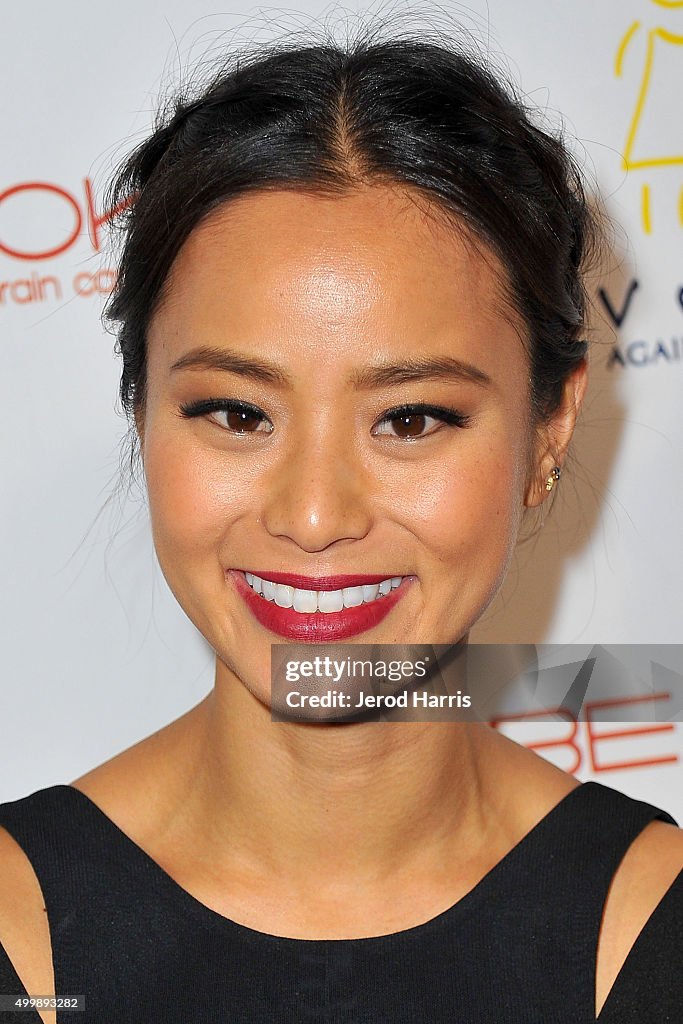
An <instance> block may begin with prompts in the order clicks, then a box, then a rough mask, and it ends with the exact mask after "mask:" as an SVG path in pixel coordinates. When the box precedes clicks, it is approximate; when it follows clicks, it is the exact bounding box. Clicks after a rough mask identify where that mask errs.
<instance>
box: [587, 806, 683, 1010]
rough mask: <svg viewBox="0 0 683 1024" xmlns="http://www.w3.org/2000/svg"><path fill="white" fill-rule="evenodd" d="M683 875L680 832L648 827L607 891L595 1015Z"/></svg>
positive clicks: (664, 824) (658, 824) (655, 825)
mask: <svg viewBox="0 0 683 1024" xmlns="http://www.w3.org/2000/svg"><path fill="white" fill-rule="evenodd" d="M681 871H683V829H680V828H678V827H677V826H676V825H671V824H669V823H668V822H665V821H652V822H650V824H649V825H647V826H646V827H645V828H644V829H643V831H642V832H641V833H640V834H639V835H638V836H637V837H636V839H634V841H633V843H631V845H630V847H629V848H628V850H627V852H626V854H625V855H624V857H623V859H622V861H621V864H620V865H619V868H618V869H617V871H616V873H615V875H614V878H613V879H612V884H611V885H610V888H609V891H608V893H607V899H606V901H605V908H604V913H603V918H602V926H601V929H600V937H599V942H598V954H597V984H596V1007H597V1009H598V1011H599V1009H600V1008H601V1006H602V1004H603V1003H604V1002H605V1000H606V998H607V995H608V993H609V991H610V989H611V987H612V985H613V983H614V981H615V980H616V977H617V975H618V973H619V971H620V970H621V968H622V966H623V964H624V962H625V960H626V958H627V956H628V954H629V952H630V951H631V949H632V947H633V945H634V943H635V941H636V939H637V938H638V936H639V935H640V933H641V931H642V930H643V928H644V926H645V925H646V924H647V921H648V920H649V918H650V917H651V915H652V913H653V911H654V910H655V909H656V907H657V905H658V904H659V903H660V901H661V900H662V898H663V897H664V896H665V895H666V892H667V890H668V889H669V888H670V887H671V885H672V884H673V882H674V881H675V880H676V878H677V876H678V875H679V874H680V873H681Z"/></svg>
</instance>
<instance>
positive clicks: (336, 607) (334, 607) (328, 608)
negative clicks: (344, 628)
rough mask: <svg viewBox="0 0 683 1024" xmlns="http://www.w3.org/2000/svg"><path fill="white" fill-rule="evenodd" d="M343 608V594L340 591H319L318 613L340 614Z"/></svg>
mask: <svg viewBox="0 0 683 1024" xmlns="http://www.w3.org/2000/svg"><path fill="white" fill-rule="evenodd" d="M343 607H344V593H343V591H342V590H319V591H318V611H321V612H340V611H341V610H342V608H343Z"/></svg>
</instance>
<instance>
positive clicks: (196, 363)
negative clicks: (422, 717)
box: [138, 187, 552, 703]
mask: <svg viewBox="0 0 683 1024" xmlns="http://www.w3.org/2000/svg"><path fill="white" fill-rule="evenodd" d="M522 332H523V328H522V325H521V323H520V322H519V321H518V322H517V323H515V320H514V315H513V314H512V313H511V312H510V311H509V308H508V306H507V304H506V303H505V301H504V298H503V273H502V270H501V269H500V268H499V266H498V264H497V262H496V261H495V259H494V258H493V257H489V259H488V260H487V259H485V258H484V257H483V256H482V255H481V254H480V253H479V252H478V251H477V250H476V249H475V247H474V246H473V245H471V244H467V242H466V240H465V238H464V237H463V236H461V235H459V234H458V233H457V232H456V231H454V230H453V228H452V227H449V226H447V225H446V224H442V223H438V224H437V223H435V221H434V220H433V219H429V218H427V217H426V215H425V213H424V212H423V211H422V210H421V209H420V208H418V206H417V205H416V204H415V203H413V202H411V201H410V200H409V199H407V198H406V196H405V194H401V193H399V192H398V191H397V190H391V189H388V188H378V187H375V188H366V189H364V190H359V191H358V192H355V193H353V194H351V195H348V196H346V197H343V198H334V199H330V198H321V197H317V196H311V195H304V194H301V193H296V192H291V191H272V192H262V193H252V194H249V195H246V196H242V197H240V198H239V199H237V200H235V201H233V202H231V203H230V204H229V205H225V206H224V207H221V208H220V209H219V210H218V211H216V212H215V213H214V214H213V215H212V216H211V217H210V218H209V219H208V220H206V221H205V222H204V223H203V224H202V225H200V226H199V227H198V228H197V229H195V231H194V232H193V233H192V235H191V236H190V238H189V239H188V241H187V243H186V244H185V246H184V247H183V249H182V250H181V252H180V253H179V255H178V257H177V259H176V262H175V264H174V266H173V269H172V272H171V274H170V277H169V280H168V282H167V289H166V292H165V297H164V300H163V302H162V304H161V305H160V307H159V309H158V311H157V313H156V314H155V316H154V318H153V321H152V324H151V326H150V331H149V335H148V393H147V403H146V409H145V414H144V422H143V421H142V420H139V421H138V428H139V430H140V433H141V440H142V453H143V460H144V469H145V476H146V480H147V486H148V492H149V503H150V511H151V519H152V528H153V534H154V541H155V546H156V550H157V554H158V558H159V562H160V565H161V568H162V570H163V572H164V575H165V577H166V579H167V581H168V584H169V586H170V587H171V589H172V591H173V593H174V594H175V596H176V598H177V599H178V601H179V603H180V605H181V606H182V607H183V609H184V610H185V612H186V613H187V615H188V616H189V618H190V619H191V620H192V622H193V623H194V624H195V626H196V627H197V628H198V629H199V630H200V632H201V633H202V634H203V635H204V636H205V637H206V639H207V640H208V642H209V643H210V644H211V646H212V647H213V648H214V650H215V651H216V653H217V655H218V659H219V670H221V671H225V670H226V669H227V670H228V671H232V672H234V673H235V674H236V675H237V677H238V678H239V679H240V680H242V681H243V683H244V684H245V685H246V686H247V688H248V689H250V690H251V691H252V692H253V693H254V694H256V695H257V696H258V697H260V698H261V699H262V700H264V701H265V702H266V703H267V702H268V695H269V692H270V691H269V686H270V644H271V643H284V642H287V640H290V641H297V642H300V641H302V640H303V641H315V642H321V641H330V640H338V641H346V642H356V641H357V642H363V643H364V642H367V643H404V642H406V641H408V642H414V643H424V644H431V643H436V644H447V643H453V642H456V641H458V640H460V639H462V638H464V637H465V636H466V634H467V633H468V631H469V629H470V627H471V626H472V625H473V624H474V623H475V622H476V621H477V619H479V617H480V616H481V614H482V613H483V611H484V610H485V609H486V607H487V606H488V604H489V603H490V602H491V600H492V598H493V597H494V595H495V593H496V591H497V590H498V588H499V587H500V585H501V583H502V580H503V578H504V575H505V572H506V569H507V567H508V564H509V561H510V558H511V554H512V551H513V547H514V544H515V539H516V537H517V533H518V529H519V526H520V521H521V517H522V513H523V510H524V506H525V503H526V504H534V503H537V502H538V501H540V497H541V492H540V490H539V489H538V479H539V468H538V460H539V458H540V455H541V454H542V451H543V439H542V436H540V435H539V433H538V431H534V430H533V429H532V428H531V426H530V422H529V369H528V360H527V356H526V353H525V350H524V347H523V344H522V341H521V337H520V336H521V335H522ZM202 403H204V404H203V405H202ZM210 403H213V404H210ZM221 403H222V406H221ZM406 406H407V407H413V406H417V407H418V408H417V409H414V410H411V408H408V409H407V410H406V409H405V408H404V409H403V411H401V407H406ZM550 465H552V462H551V463H550V464H549V466H550ZM548 468H549V467H548ZM245 573H249V574H253V575H254V576H256V577H258V580H265V581H266V582H267V584H268V585H267V586H266V583H262V584H259V582H258V580H251V579H250V577H246V576H245ZM301 577H304V579H301ZM339 577H348V578H347V579H341V580H340V579H339ZM399 578H400V585H398V586H395V585H394V586H391V584H384V585H382V586H380V587H379V588H378V584H380V582H381V581H390V580H394V581H397V580H398V579H399ZM248 579H250V582H252V583H253V584H255V587H256V590H254V589H253V588H252V587H250V585H249V583H248V582H247V580H248ZM292 587H293V588H294V589H292ZM389 588H391V589H389ZM258 590H264V591H265V596H264V594H263V593H258V592H257V591H258ZM385 590H388V591H389V592H388V593H386V594H385V593H384V591H385ZM340 591H341V593H340ZM321 593H322V595H323V596H322V597H321ZM273 595H275V600H272V601H271V600H268V598H270V597H273ZM292 602H293V607H282V606H283V605H287V604H290V605H291V604H292ZM359 602H362V603H359ZM342 604H343V605H344V607H340V606H341V605H342ZM347 606H348V607H347ZM322 608H325V609H331V610H326V611H323V610H321V609H322Z"/></svg>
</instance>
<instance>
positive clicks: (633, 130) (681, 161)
mask: <svg viewBox="0 0 683 1024" xmlns="http://www.w3.org/2000/svg"><path fill="white" fill-rule="evenodd" d="M651 2H652V3H654V4H656V5H657V6H658V7H664V8H668V9H671V8H683V0H651ZM642 28H643V25H642V22H640V21H634V22H633V23H632V24H631V25H630V26H629V28H628V29H627V30H626V32H625V33H624V36H623V37H622V39H621V42H620V43H619V46H618V49H617V52H616V56H615V61H614V73H615V75H616V77H617V78H621V77H623V74H624V65H625V58H626V51H627V50H628V48H629V45H630V43H631V41H632V40H633V39H634V38H635V36H636V35H637V34H638V33H639V32H640V30H641V29H642ZM664 46H681V47H683V34H677V33H675V32H671V31H669V30H668V29H667V28H665V27H664V26H662V25H655V26H653V27H652V28H649V29H648V30H647V42H646V49H645V62H644V65H643V70H642V76H641V79H640V86H639V89H638V95H637V98H636V104H635V108H634V110H633V114H632V116H631V121H630V123H629V127H628V131H627V135H626V145H625V147H624V154H623V157H622V168H623V169H624V170H625V171H633V170H640V169H642V168H645V167H671V166H681V165H683V153H669V154H666V153H660V154H653V155H640V154H638V153H637V152H636V142H637V139H638V135H639V132H640V131H641V128H642V126H643V122H644V120H645V113H646V111H647V101H648V96H649V95H650V92H651V86H652V80H653V71H654V68H655V63H656V58H657V55H658V54H662V53H663V52H664V51H663V48H664ZM680 55H681V56H683V51H681V53H680ZM677 56H679V54H677ZM660 64H661V57H660ZM671 87H672V88H673V87H674V83H673V82H672V83H671ZM678 206H679V209H678V214H679V219H680V221H681V223H683V191H682V192H681V196H680V200H679V204H678ZM641 221H642V225H643V230H644V231H645V233H646V234H650V233H651V232H652V212H651V196H650V186H649V185H648V184H643V185H642V186H641Z"/></svg>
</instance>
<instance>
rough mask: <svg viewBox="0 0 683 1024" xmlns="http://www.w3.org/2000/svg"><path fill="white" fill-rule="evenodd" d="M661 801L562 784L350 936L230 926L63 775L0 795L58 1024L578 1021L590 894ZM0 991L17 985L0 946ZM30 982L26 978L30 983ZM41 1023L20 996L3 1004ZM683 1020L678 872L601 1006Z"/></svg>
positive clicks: (6, 1015)
mask: <svg viewBox="0 0 683 1024" xmlns="http://www.w3.org/2000/svg"><path fill="white" fill-rule="evenodd" d="M655 818H659V819H662V820H664V821H668V822H671V823H673V824H676V822H675V821H674V819H673V818H672V817H671V816H670V815H669V814H667V813H666V812H665V811H662V810H660V809H659V808H657V807H654V806H652V805H651V804H648V803H645V802H643V801H639V800H634V799H631V798H630V797H627V796H625V795H623V794H622V793H620V792H618V791H617V790H615V789H612V788H611V787H608V786H604V785H602V784H600V783H597V782H586V783H584V784H583V785H581V786H578V787H577V788H575V789H573V790H571V791H570V792H569V793H568V794H567V795H566V796H565V797H564V798H563V799H562V800H561V801H560V802H559V804H557V805H556V806H555V807H554V808H553V809H552V810H551V811H550V812H549V813H548V814H547V815H546V816H545V817H544V818H543V819H542V820H541V821H540V822H539V823H538V824H537V825H536V826H535V827H534V828H533V829H532V830H531V831H530V832H529V833H527V835H526V836H525V837H524V838H523V839H522V840H521V841H520V842H519V843H518V844H517V845H516V846H515V847H514V848H513V849H512V850H511V851H510V852H509V853H508V854H507V855H506V856H505V857H503V859H502V860H501V861H500V862H499V863H498V864H497V865H496V866H495V867H493V868H492V869H491V870H490V871H489V872H488V874H487V875H485V876H484V878H483V879H482V880H481V881H480V882H479V883H478V884H477V885H476V886H475V887H474V889H472V890H471V891H470V892H469V893H467V895H466V896H464V897H463V898H462V899H460V900H459V901H458V902H457V903H456V904H455V905H454V906H453V907H451V908H450V909H448V910H445V911H444V912H443V913H441V914H439V915H438V916H437V917H434V918H432V919H431V920H429V921H427V922H426V923H424V924H418V925H416V926H415V927H413V928H407V929H405V930H403V931H400V932H395V933H393V934H391V935H381V936H376V937H371V938H361V939H324V940H318V939H312V940H309V939H292V938H283V937H278V936H274V935H269V934H266V933H264V932H259V931H255V930H254V929H252V928H248V927H246V926H244V925H240V924H237V923H236V922H234V921H231V920H229V919H228V918H225V917H223V916H222V915H220V914H218V913H217V912H216V911H213V910H210V909H209V908H208V907H206V906H204V905H203V904H202V903H200V902H199V901H198V900H197V899H195V898H194V897H193V896H191V895H190V894H189V893H188V892H187V891H186V890H184V889H183V888H181V887H180V886H179V885H178V884H177V883H176V882H174V881H173V879H172V878H171V877H170V876H169V875H168V874H167V873H166V872H165V871H164V870H163V869H162V868H161V867H160V866H159V865H158V864H156V862H155V861H153V860H152V859H151V857H150V856H149V855H148V854H146V853H145V852H144V851H143V850H142V849H141V848H140V847H139V846H137V845H136V844H135V843H134V842H133V841H132V840H131V839H129V838H128V837H127V836H126V835H125V833H123V832H122V831H121V830H120V829H119V828H118V827H117V826H116V825H115V824H114V823H113V822H112V821H111V819H110V818H108V817H107V816H106V815H105V814H104V812H103V811H101V810H100V809H99V808H98V807H97V806H96V804H94V803H93V802H92V801H91V800H90V799H89V798H88V797H86V796H85V795H84V794H83V793H81V792H80V791H79V790H77V789H75V788H74V787H72V786H66V785H58V786H50V787H48V788H46V789H42V790H38V791H37V792H35V793H33V794H31V795H30V796H26V797H23V798H22V799H19V800H15V801H11V802H8V803H4V804H0V825H3V826H4V827H5V828H6V829H7V830H8V832H10V834H11V835H13V836H14V838H15V839H16V840H17V842H18V843H19V845H20V846H21V847H22V848H23V850H24V851H25V852H26V854H27V856H28V857H29V859H30V861H31V863H32V865H33V868H34V870H35V872H36V875H37V877H38V880H39V882H40V884H41V888H42V892H43V896H44V898H45V904H46V909H47V916H48V923H49V927H50V933H51V938H52V951H53V960H54V971H55V983H56V989H55V991H56V993H57V995H58V996H72V995H81V996H84V997H85V1009H84V1010H83V1011H77V1010H69V1011H67V1010H62V1011H59V1010H58V1012H57V1021H58V1022H59V1024H66V1022H68V1024H219V1022H230V1024H255V1022H258V1024H299V1022H316V1024H446V1022H448V1024H565V1022H566V1024H589V1022H593V1024H594V1022H595V1019H596V1018H595V996H594V993H595V959H596V948H597V938H598V931H599V926H600V920H601V915H602V908H603V904H604V902H605V898H606V895H607V890H608V888H609V884H610V881H611V878H612V876H613V875H614V872H615V871H616V869H617V867H618V865H619V862H620V861H621V858H622V857H623V855H624V853H625V852H626V850H627V848H628V847H629V845H630V844H631V842H632V841H633V840H634V839H635V837H636V836H637V835H638V834H639V833H640V832H641V830H642V829H643V828H644V827H645V826H646V825H647V824H648V822H650V821H652V820H653V819H655ZM0 993H4V994H6V995H10V994H14V995H19V994H24V995H25V994H26V992H25V989H24V987H23V985H22V984H21V982H20V981H19V979H18V977H17V975H16V972H15V971H14V968H13V967H12V964H11V962H10V960H9V958H8V956H7V954H6V952H5V951H4V949H3V948H2V946H1V945H0ZM44 994H45V993H32V995H44ZM0 1020H6V1021H9V1022H10V1024H22V1022H27V1024H28V1022H30V1024H39V1017H38V1015H37V1014H36V1013H35V1012H34V1011H28V1012H26V1011H17V1012H4V1011H0ZM598 1020H599V1022H600V1024H630V1022H636V1021H637V1022H638V1024H649V1022H652V1024H655V1022H656V1024H665V1022H668V1024H683V872H681V874H679V875H678V877H677V879H676V881H675V882H674V883H673V885H672V886H671V887H670V889H669V890H668V892H667V893H666V895H665V896H664V898H663V899H662V900H661V902H660V903H659V905H658V906H657V908H656V909H655V911H654V913H653V914H652V916H651V917H650V919H649V921H648V922H647V924H646V925H645V928H644V929H643V931H642V932H641V934H640V936H639V937H638V939H637V940H636V943H635V945H634V947H633V949H632V950H631V952H630V954H629V956H628V958H627V960H626V963H625V965H624V966H623V967H622V970H621V972H620V974H619V977H618V978H617V981H616V983H615V985H614V987H613V989H612V991H611V992H610V994H609V996H608V998H607V1002H606V1003H605V1006H604V1007H603V1009H602V1011H601V1013H600V1016H599V1018H598Z"/></svg>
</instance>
